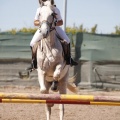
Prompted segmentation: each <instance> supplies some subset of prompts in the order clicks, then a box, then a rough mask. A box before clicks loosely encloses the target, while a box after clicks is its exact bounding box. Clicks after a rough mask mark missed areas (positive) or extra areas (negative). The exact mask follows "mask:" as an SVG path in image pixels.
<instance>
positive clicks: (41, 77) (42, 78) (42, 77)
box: [38, 68, 47, 93]
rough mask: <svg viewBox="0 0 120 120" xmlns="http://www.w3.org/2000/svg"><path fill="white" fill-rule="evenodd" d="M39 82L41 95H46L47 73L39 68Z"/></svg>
mask: <svg viewBox="0 0 120 120" xmlns="http://www.w3.org/2000/svg"><path fill="white" fill-rule="evenodd" d="M38 81H39V84H40V92H41V93H46V92H47V89H46V86H45V72H44V71H42V70H41V69H40V68H38Z"/></svg>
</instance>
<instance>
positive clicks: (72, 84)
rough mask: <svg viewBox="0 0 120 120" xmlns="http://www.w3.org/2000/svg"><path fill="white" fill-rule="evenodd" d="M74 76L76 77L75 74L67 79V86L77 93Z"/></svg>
mask: <svg viewBox="0 0 120 120" xmlns="http://www.w3.org/2000/svg"><path fill="white" fill-rule="evenodd" d="M76 77H77V74H76V75H74V76H73V77H71V78H69V79H68V83H67V88H68V89H69V90H70V91H71V92H73V93H76V94H77V93H78V88H77V86H76V85H75V83H74V82H75V80H76Z"/></svg>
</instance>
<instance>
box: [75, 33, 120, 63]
mask: <svg viewBox="0 0 120 120" xmlns="http://www.w3.org/2000/svg"><path fill="white" fill-rule="evenodd" d="M74 44H75V49H76V58H77V59H80V60H92V61H101V60H102V61H119V60H120V36H119V35H100V34H88V33H84V34H83V33H77V34H76V35H75V36H74Z"/></svg>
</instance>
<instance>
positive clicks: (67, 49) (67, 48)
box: [56, 26, 78, 66]
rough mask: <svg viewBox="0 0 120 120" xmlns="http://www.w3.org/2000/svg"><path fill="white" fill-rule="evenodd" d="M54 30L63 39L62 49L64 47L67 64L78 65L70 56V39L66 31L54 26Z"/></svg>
mask: <svg viewBox="0 0 120 120" xmlns="http://www.w3.org/2000/svg"><path fill="white" fill-rule="evenodd" d="M56 31H57V33H58V35H59V36H60V37H61V38H62V39H63V40H64V41H65V42H64V43H63V49H64V53H65V60H66V64H67V65H69V64H70V65H71V66H72V65H78V63H77V62H76V61H74V60H73V59H72V58H71V50H70V39H69V38H68V36H67V35H66V33H65V32H64V31H63V30H62V28H60V27H58V26H56Z"/></svg>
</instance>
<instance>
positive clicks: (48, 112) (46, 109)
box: [45, 81, 53, 120]
mask: <svg viewBox="0 0 120 120" xmlns="http://www.w3.org/2000/svg"><path fill="white" fill-rule="evenodd" d="M45 86H46V88H47V92H46V94H49V88H50V86H51V84H50V83H49V82H47V81H46V82H45ZM52 106H53V104H46V105H45V111H46V116H47V120H50V116H51V107H52Z"/></svg>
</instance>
